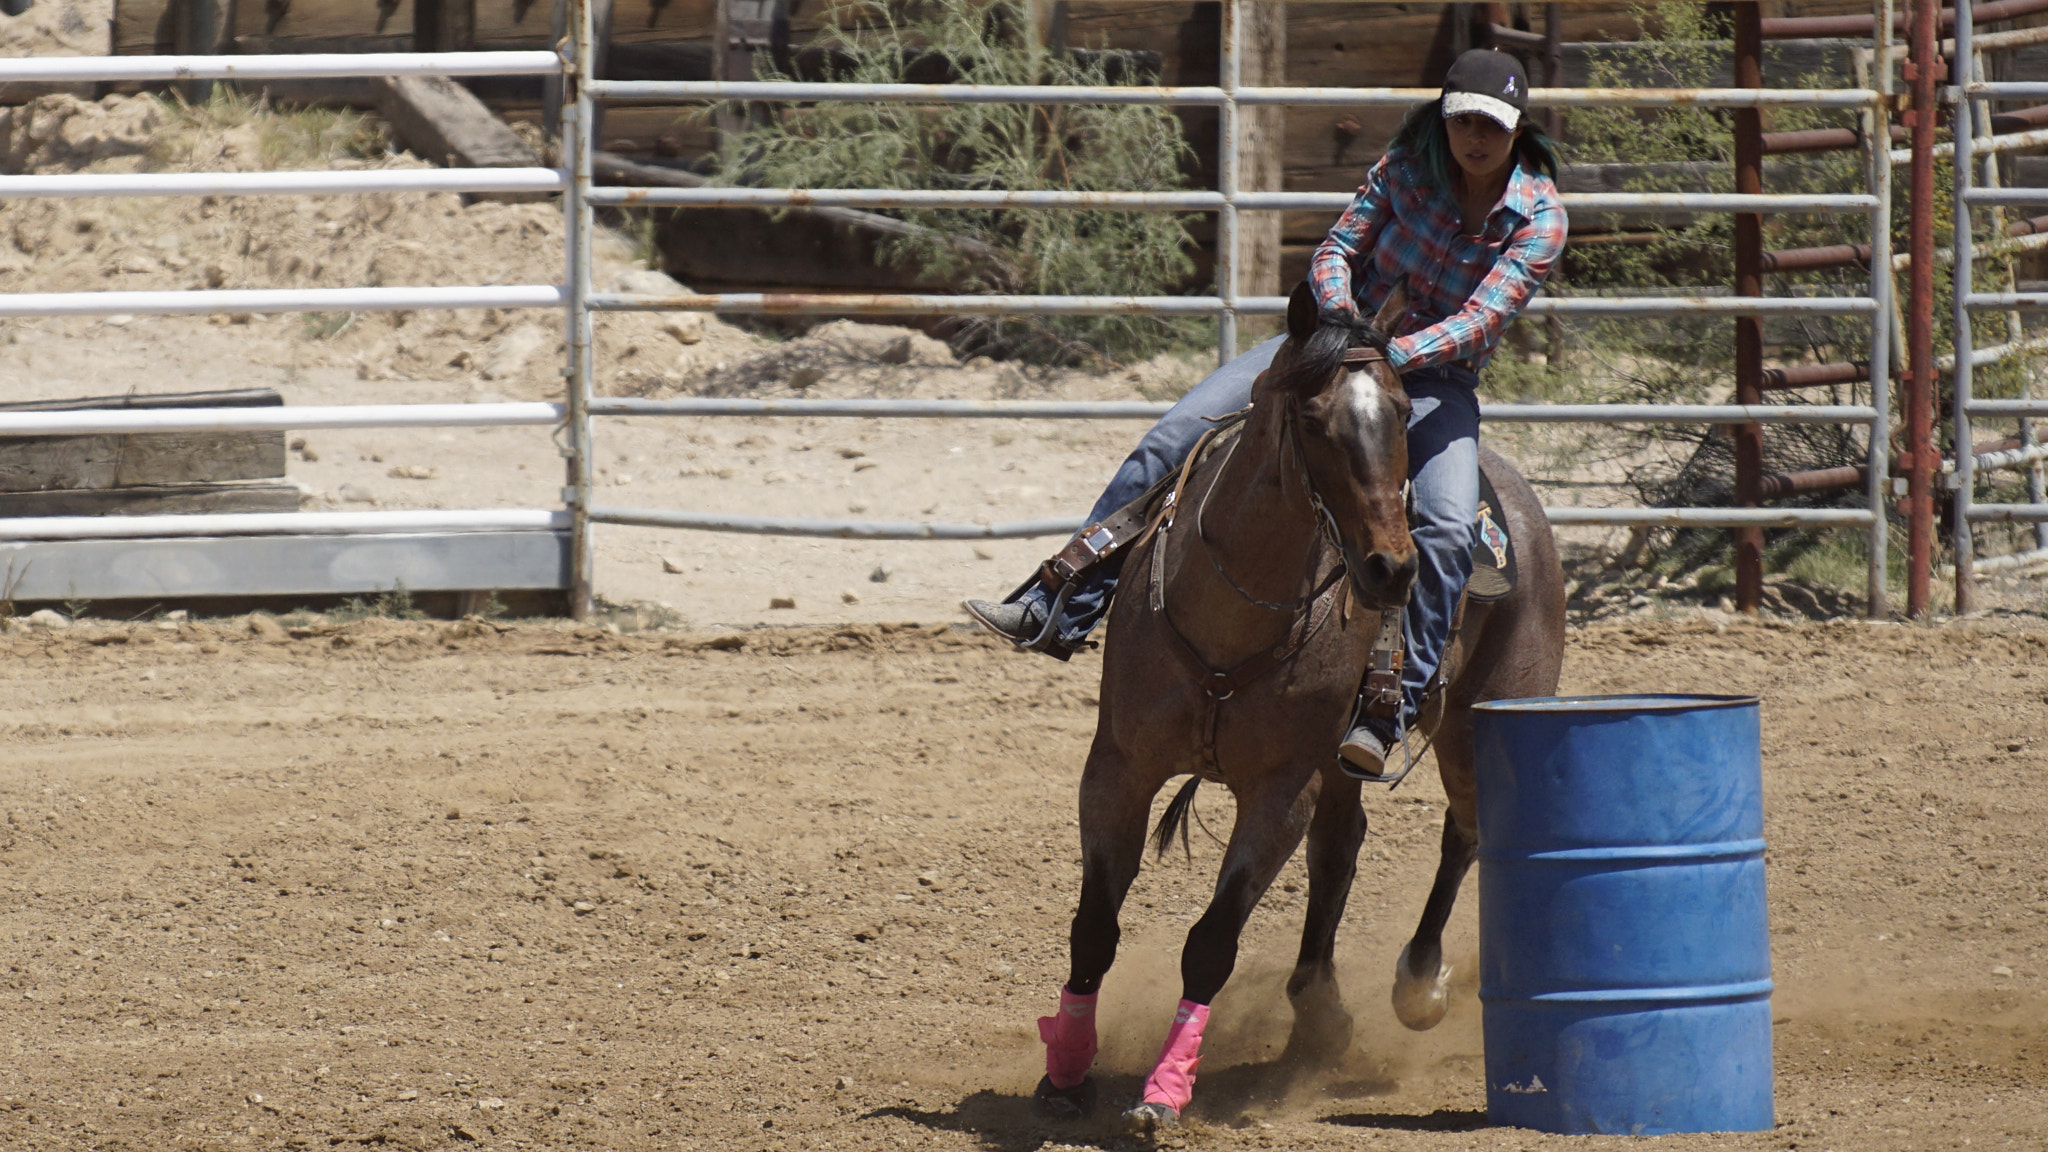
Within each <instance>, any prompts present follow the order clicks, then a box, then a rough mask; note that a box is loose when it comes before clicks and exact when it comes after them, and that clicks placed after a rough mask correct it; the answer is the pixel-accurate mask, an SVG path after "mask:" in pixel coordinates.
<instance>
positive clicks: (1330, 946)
mask: <svg viewBox="0 0 2048 1152" xmlns="http://www.w3.org/2000/svg"><path fill="white" fill-rule="evenodd" d="M1319 793H1320V794H1319V795H1318V796H1317V798H1316V811H1315V816H1314V818H1313V819H1312V820H1311V821H1310V823H1309V827H1308V915H1307V917H1306V918H1305V919H1304V921H1303V923H1302V927H1301V955H1300V957H1299V958H1298V959H1296V960H1295V963H1294V973H1293V975H1292V976H1290V977H1288V980H1287V998H1288V1000H1289V1001H1291V1002H1292V1003H1293V1005H1294V1030H1293V1032H1292V1033H1291V1034H1290V1035H1289V1036H1288V1038H1287V1054H1288V1055H1289V1056H1298V1057H1302V1058H1306V1059H1311V1060H1318V1061H1325V1062H1327V1061H1329V1060H1332V1059H1335V1058H1336V1057H1338V1056H1341V1055H1343V1054H1344V1052H1345V1051H1346V1050H1347V1049H1349V1048H1350V1047H1351V1013H1349V1012H1346V1011H1345V1010H1344V997H1343V995H1342V993H1340V992H1339V991H1338V988H1337V966H1336V962H1335V953H1336V950H1337V925H1338V924H1339V923H1340V922H1341V921H1342V920H1343V919H1344V905H1345V902H1346V901H1347V900H1348V899H1350V896H1351V880H1352V877H1353V876H1355V875H1356V874H1357V871H1358V847H1359V845H1360V844H1361V843H1363V842H1364V840H1365V809H1363V808H1361V807H1359V804H1358V781H1356V780H1353V779H1350V778H1349V777H1347V776H1345V775H1344V774H1343V773H1341V772H1338V771H1337V770H1335V769H1334V768H1331V769H1326V770H1324V772H1323V773H1322V776H1321V787H1320V789H1319Z"/></svg>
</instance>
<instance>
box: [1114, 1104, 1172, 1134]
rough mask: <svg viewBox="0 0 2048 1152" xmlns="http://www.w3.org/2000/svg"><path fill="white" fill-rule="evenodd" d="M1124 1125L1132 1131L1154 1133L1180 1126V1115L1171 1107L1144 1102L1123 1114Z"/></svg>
mask: <svg viewBox="0 0 2048 1152" xmlns="http://www.w3.org/2000/svg"><path fill="white" fill-rule="evenodd" d="M1124 1123H1126V1124H1129V1125H1130V1126H1131V1128H1132V1130H1134V1131H1138V1132H1156V1131H1158V1130H1159V1129H1161V1128H1174V1127H1177V1126H1179V1124H1180V1113H1179V1112H1176V1111H1174V1110H1173V1108H1172V1106H1171V1105H1167V1104H1154V1103H1152V1102H1151V1101H1146V1102H1145V1103H1143V1104H1140V1105H1138V1106H1137V1107H1135V1108H1133V1109H1131V1110H1130V1111H1129V1112H1126V1113H1124Z"/></svg>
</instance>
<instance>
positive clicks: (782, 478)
mask: <svg viewBox="0 0 2048 1152" xmlns="http://www.w3.org/2000/svg"><path fill="white" fill-rule="evenodd" d="M789 478H790V477H789V473H787V472H783V471H780V470H778V471H774V472H770V473H768V474H767V475H766V476H763V477H761V483H763V484H787V483H789Z"/></svg>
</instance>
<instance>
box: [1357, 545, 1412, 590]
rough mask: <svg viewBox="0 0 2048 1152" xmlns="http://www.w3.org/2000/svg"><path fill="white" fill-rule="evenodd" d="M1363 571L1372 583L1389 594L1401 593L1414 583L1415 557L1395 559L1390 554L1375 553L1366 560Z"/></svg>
mask: <svg viewBox="0 0 2048 1152" xmlns="http://www.w3.org/2000/svg"><path fill="white" fill-rule="evenodd" d="M1365 570H1366V574H1367V576H1368V577H1369V578H1370V579H1371V580H1372V582H1373V583H1375V584H1378V585H1379V586H1381V587H1382V588H1385V589H1387V590H1388V591H1390V592H1395V593H1401V592H1405V591H1407V590H1408V586H1409V585H1410V584H1413V583H1414V582H1415V557H1414V556H1413V555H1412V554H1411V555H1409V556H1407V557H1406V558H1403V559H1399V560H1397V559H1395V558H1394V556H1393V554H1392V553H1389V552H1375V553H1373V554H1372V555H1371V556H1369V557H1367V558H1366V561H1365Z"/></svg>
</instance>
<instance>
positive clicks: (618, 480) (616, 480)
mask: <svg viewBox="0 0 2048 1152" xmlns="http://www.w3.org/2000/svg"><path fill="white" fill-rule="evenodd" d="M612 483H613V484H615V485H617V486H618V487H620V488H626V487H630V486H631V485H632V483H633V474H632V473H631V472H621V473H619V474H618V475H616V476H614V477H612Z"/></svg>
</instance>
